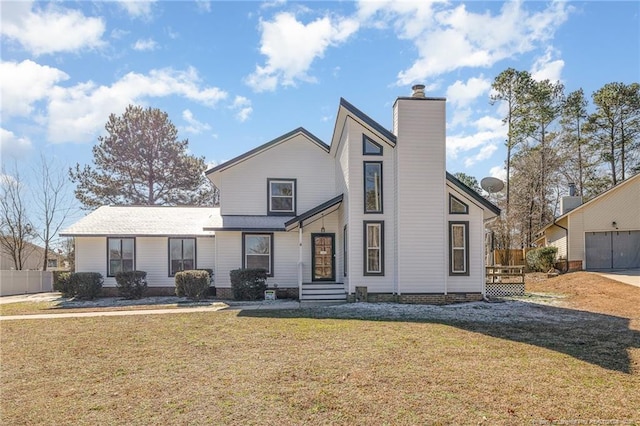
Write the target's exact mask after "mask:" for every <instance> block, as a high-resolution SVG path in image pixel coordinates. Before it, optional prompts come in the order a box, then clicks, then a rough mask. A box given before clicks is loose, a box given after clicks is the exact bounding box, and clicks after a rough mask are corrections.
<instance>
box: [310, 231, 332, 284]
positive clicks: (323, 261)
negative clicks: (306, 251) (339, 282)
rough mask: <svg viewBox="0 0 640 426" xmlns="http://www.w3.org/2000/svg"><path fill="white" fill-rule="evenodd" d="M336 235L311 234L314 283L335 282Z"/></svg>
mask: <svg viewBox="0 0 640 426" xmlns="http://www.w3.org/2000/svg"><path fill="white" fill-rule="evenodd" d="M334 240H335V234H311V262H312V265H311V267H312V269H313V281H335V279H336V276H335V272H334V271H335V254H334V253H335V244H334Z"/></svg>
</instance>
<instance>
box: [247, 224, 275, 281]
mask: <svg viewBox="0 0 640 426" xmlns="http://www.w3.org/2000/svg"><path fill="white" fill-rule="evenodd" d="M242 267H243V268H248V269H264V270H266V271H267V275H268V276H270V277H272V276H273V234H242Z"/></svg>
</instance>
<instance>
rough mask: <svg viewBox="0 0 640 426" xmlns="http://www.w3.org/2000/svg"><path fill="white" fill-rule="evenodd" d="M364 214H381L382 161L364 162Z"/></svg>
mask: <svg viewBox="0 0 640 426" xmlns="http://www.w3.org/2000/svg"><path fill="white" fill-rule="evenodd" d="M364 212H365V213H382V161H365V162H364Z"/></svg>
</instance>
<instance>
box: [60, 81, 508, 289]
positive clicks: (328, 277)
mask: <svg viewBox="0 0 640 426" xmlns="http://www.w3.org/2000/svg"><path fill="white" fill-rule="evenodd" d="M423 90H424V86H421V85H417V86H414V94H413V96H411V97H400V98H398V99H397V100H396V102H395V104H394V106H393V131H389V130H387V129H385V128H384V127H383V126H381V125H380V124H378V123H376V122H375V121H373V120H372V119H371V118H369V117H368V116H367V115H365V114H364V113H363V112H361V111H360V110H358V109H357V108H356V107H354V106H353V105H351V104H350V103H348V102H347V101H345V100H344V99H341V100H340V105H339V108H338V113H337V119H336V124H335V128H334V132H333V136H332V139H331V143H330V144H329V145H327V144H325V143H324V142H322V141H321V140H319V139H318V138H317V137H315V136H314V135H312V134H311V133H309V132H308V131H306V130H305V129H303V128H299V129H296V130H294V131H292V132H289V133H287V134H285V135H283V136H281V137H279V138H277V139H275V140H273V141H271V142H268V143H266V144H264V145H261V146H259V147H257V148H255V149H253V150H251V151H249V152H247V153H245V154H242V155H240V156H238V157H236V158H234V159H232V160H230V161H227V162H225V163H223V164H220V165H218V166H216V167H213V168H212V169H210V170H208V171H207V172H206V174H207V176H208V178H209V179H210V180H211V181H212V182H213V183H214V184H215V185H216V187H218V188H219V190H220V208H219V209H216V208H201V209H202V211H203V213H202V216H198V220H187V218H186V217H183V220H182V221H172V222H171V223H164V221H163V220H162V219H161V218H160V217H159V215H160V214H163V212H165V211H166V212H173V213H171V214H170V216H182V215H183V212H184V213H186V212H188V211H191V210H192V209H194V208H187V207H130V208H127V207H102V208H100V209H98V210H97V211H96V212H94V213H92V214H90V215H89V216H87V217H86V218H85V219H82V220H81V221H80V222H78V223H77V224H75V225H73V226H72V227H71V228H69V229H68V230H66V231H65V232H64V235H68V236H74V237H76V253H77V257H76V270H78V271H97V272H102V273H103V275H106V276H108V275H111V273H108V271H107V267H108V266H107V265H109V264H110V262H111V259H112V258H113V256H116V258H117V256H121V257H122V256H123V255H124V252H125V249H124V245H123V246H122V248H120V247H115V245H117V244H124V242H125V241H127V244H128V246H127V247H128V248H127V250H128V251H127V253H130V255H129V257H130V259H129V266H128V267H130V265H131V264H133V265H134V267H135V268H136V269H141V270H146V271H147V272H148V273H152V272H153V274H155V275H154V276H153V277H152V279H150V280H149V285H150V286H172V285H173V279H172V278H171V275H172V274H171V271H169V270H168V267H167V265H168V264H170V263H171V256H173V255H172V249H171V247H172V246H171V244H172V243H171V241H172V240H171V236H175V237H178V236H181V237H188V238H190V239H191V240H193V241H194V244H195V245H194V250H195V251H196V252H197V261H195V262H194V263H193V267H197V268H213V269H214V270H215V286H216V291H217V294H218V296H219V297H231V296H232V292H231V282H230V278H229V272H230V271H231V270H234V269H238V268H245V267H246V268H257V267H260V268H265V269H266V270H267V272H268V277H269V278H268V284H269V286H270V287H277V288H278V289H281V290H283V291H287V292H288V293H289V294H290V295H291V296H295V297H300V298H301V299H302V300H314V299H315V300H318V299H322V300H344V299H345V298H347V297H348V298H349V299H350V300H354V299H355V294H356V289H358V291H359V292H363V291H366V292H367V293H368V299H369V300H399V301H402V302H445V301H452V300H456V301H458V300H478V299H480V298H482V296H483V294H484V283H485V269H484V258H485V257H484V254H485V253H484V223H485V221H486V220H488V219H491V218H494V217H495V216H496V215H498V214H499V213H500V210H499V209H498V208H497V207H496V206H494V205H493V204H491V203H490V202H489V201H487V200H486V199H484V198H483V197H481V196H479V195H478V194H477V193H476V192H474V191H473V190H471V189H470V188H468V187H467V186H466V185H464V184H463V183H461V182H460V181H458V180H457V179H456V178H455V177H453V176H452V175H450V174H448V173H447V172H446V170H445V99H443V98H427V97H425V96H424V92H423ZM127 209H132V210H131V212H132V213H130V215H128V214H127V213H126V212H127ZM195 210H197V209H195ZM133 212H135V213H133ZM144 218H146V219H148V220H151V219H152V218H153V221H154V224H151V223H145V225H144V226H142V225H141V224H140V223H139V221H141V220H142V219H144ZM105 221H110V222H111V221H113V222H114V223H115V224H118V223H120V222H122V221H126V223H128V225H130V226H128V227H127V229H126V231H125V230H123V229H121V228H119V227H117V226H115V227H114V228H109V227H106V226H103V225H102V223H103V222H105ZM204 221H206V224H204V225H203V222H204ZM185 225H189V226H190V229H189V232H186V230H183V229H181V228H179V227H181V226H185ZM173 226H176V227H178V228H176V229H174V228H173ZM156 227H158V228H157V229H156ZM214 235H215V236H214ZM112 244H113V245H114V249H113V253H115V255H111V254H109V255H108V253H107V246H109V247H111V245H112ZM203 244H205V246H204V247H201V246H202V245H203ZM110 253H111V252H110ZM151 259H155V262H151ZM152 269H153V271H152ZM105 285H107V286H111V285H113V280H109V281H107V280H105Z"/></svg>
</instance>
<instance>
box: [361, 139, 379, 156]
mask: <svg viewBox="0 0 640 426" xmlns="http://www.w3.org/2000/svg"><path fill="white" fill-rule="evenodd" d="M362 155H382V145H380V144H379V143H376V142H374V141H372V140H371V139H369V138H368V137H367V136H365V135H362Z"/></svg>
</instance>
